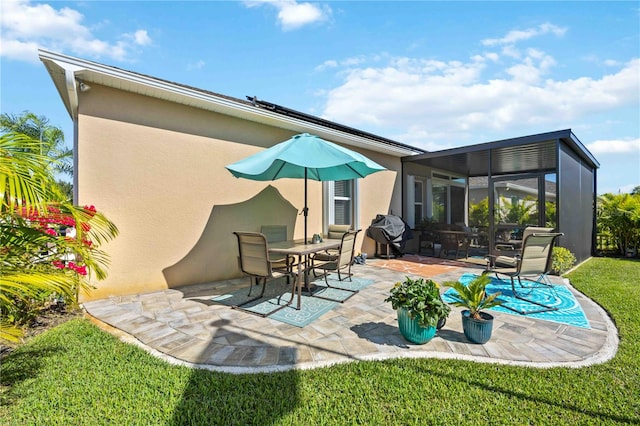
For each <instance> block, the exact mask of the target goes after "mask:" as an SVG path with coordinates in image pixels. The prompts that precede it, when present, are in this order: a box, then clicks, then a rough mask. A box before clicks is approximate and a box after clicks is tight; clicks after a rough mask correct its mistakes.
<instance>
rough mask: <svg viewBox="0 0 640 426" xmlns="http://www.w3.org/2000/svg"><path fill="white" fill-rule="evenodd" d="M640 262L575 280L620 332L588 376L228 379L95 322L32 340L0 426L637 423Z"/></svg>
mask: <svg viewBox="0 0 640 426" xmlns="http://www.w3.org/2000/svg"><path fill="white" fill-rule="evenodd" d="M639 277H640V262H637V261H632V260H625V259H609V258H596V259H592V260H590V261H589V262H587V263H586V264H584V265H582V266H581V267H580V268H578V269H577V270H575V271H574V272H572V273H571V274H570V276H569V278H570V279H571V282H572V283H573V285H574V286H575V287H576V288H578V289H579V290H580V291H582V292H583V293H585V294H587V295H588V296H590V297H591V298H592V299H594V300H596V301H597V302H598V303H600V304H601V305H602V306H603V307H604V308H605V309H606V310H607V311H608V312H609V313H610V315H611V316H612V318H613V319H614V321H615V322H616V325H617V326H618V328H619V332H620V347H619V352H618V353H617V354H616V356H615V358H614V359H613V360H611V361H609V362H607V363H605V364H601V365H594V366H590V367H586V368H581V369H568V368H553V369H534V368H523V367H510V366H498V365H490V364H476V363H472V362H464V361H456V360H437V359H405V360H391V361H383V362H355V363H349V364H342V365H337V366H334V367H330V368H323V369H318V370H310V371H292V372H285V373H272V374H257V375H230V374H224V373H216V372H210V371H204V370H192V369H188V368H185V367H178V366H170V365H168V364H166V363H164V362H163V361H160V360H158V359H155V358H153V357H152V356H150V355H148V354H147V353H146V352H144V351H142V350H140V349H139V348H137V347H134V346H131V345H128V344H125V343H122V342H120V341H119V340H118V339H116V338H115V337H112V336H111V335H109V334H106V333H104V332H102V331H100V330H99V329H97V328H96V327H94V326H93V325H92V324H90V323H89V322H88V321H86V320H83V319H78V320H72V321H70V322H67V323H65V324H63V325H60V326H58V327H56V328H54V329H52V330H50V331H48V332H46V333H43V334H42V335H40V336H37V337H36V338H34V339H33V340H31V341H30V342H29V343H28V344H26V345H24V346H22V347H20V348H19V349H17V350H16V351H14V352H13V353H12V354H11V355H10V356H8V357H7V358H6V359H4V360H3V362H2V366H0V373H1V379H0V380H1V383H2V388H1V392H0V403H1V404H0V424H6V425H14V424H15V425H23V424H35V425H39V424H42V425H44V424H46V425H71V424H73V425H103V424H104V425H114V424H117V425H195V424H207V425H208V424H220V425H247V424H259V425H289V424H292V425H298V424H300V425H335V424H340V425H342V424H374V425H376V424H385V425H396V424H397V425H414V424H416V425H417V424H443V425H444V424H447V425H450V424H459V423H462V422H464V423H469V424H492V425H494V424H567V425H569V424H570V425H576V424H580V425H583V424H640V344H639V343H638V339H639V338H640V315H639V312H640V283H638V282H637V281H638V278H639Z"/></svg>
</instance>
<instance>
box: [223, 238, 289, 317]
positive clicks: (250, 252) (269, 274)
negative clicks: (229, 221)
mask: <svg viewBox="0 0 640 426" xmlns="http://www.w3.org/2000/svg"><path fill="white" fill-rule="evenodd" d="M234 234H235V235H236V237H238V251H239V254H240V269H241V270H242V272H244V273H245V274H247V275H248V276H249V279H250V286H249V294H248V295H247V296H251V291H252V290H253V284H254V281H255V285H256V286H258V285H260V284H261V283H262V291H261V292H260V295H259V296H258V297H254V298H252V299H249V300H247V301H245V302H243V303H241V304H239V305H234V306H233V308H234V309H241V310H243V311H246V312H249V313H252V314H256V315H260V316H263V317H266V316H268V315H270V314H272V313H274V312H276V311H278V310H280V309H282V308H284V307H285V306H286V305H282V306H281V307H279V308H278V309H275V310H273V311H271V312H268V313H266V314H259V313H256V312H253V311H250V310H247V309H243V306H245V305H247V304H248V303H251V302H253V301H255V300H258V299H260V298H262V297H263V296H264V290H265V288H266V286H267V280H268V279H276V278H281V277H284V276H286V277H287V282H289V276H291V275H293V273H292V272H291V270H290V268H287V267H285V268H284V269H280V268H275V267H274V266H273V263H272V262H271V260H270V259H269V247H268V246H267V238H266V236H265V235H264V234H262V233H259V232H234ZM295 281H296V280H293V282H294V287H295ZM294 293H295V288H292V289H291V294H292V295H293V294H294ZM292 300H293V297H292Z"/></svg>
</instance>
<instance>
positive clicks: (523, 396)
mask: <svg viewBox="0 0 640 426" xmlns="http://www.w3.org/2000/svg"><path fill="white" fill-rule="evenodd" d="M405 368H412V369H413V370H415V372H416V373H417V374H420V375H431V376H434V377H436V376H440V377H442V378H444V379H448V380H454V381H458V382H460V383H467V385H468V386H469V387H470V388H471V387H475V388H479V389H481V390H483V391H487V392H495V393H498V394H502V395H506V396H508V397H509V398H514V399H519V400H522V401H527V402H535V403H536V404H541V405H542V404H543V405H549V406H554V407H558V408H560V409H562V410H567V411H573V412H575V413H579V414H583V415H586V416H589V417H591V418H593V420H594V421H595V419H599V420H601V421H604V422H607V421H614V422H620V423H623V424H640V420H639V419H638V418H637V417H636V418H633V417H625V416H618V415H614V414H609V413H604V412H599V411H596V410H594V409H589V408H584V407H580V406H578V405H575V404H571V403H569V402H565V401H563V400H561V399H551V398H544V397H540V396H536V395H534V394H533V393H525V392H520V391H516V390H513V389H510V388H507V387H503V386H499V385H496V384H490V383H488V382H483V381H480V380H474V379H471V378H469V377H464V376H463V375H462V374H454V373H445V372H442V371H437V370H435V369H431V368H429V367H428V366H424V367H422V366H419V365H416V364H413V365H411V366H409V365H406V366H405ZM493 383H495V382H493ZM514 406H518V404H517V403H516V404H514Z"/></svg>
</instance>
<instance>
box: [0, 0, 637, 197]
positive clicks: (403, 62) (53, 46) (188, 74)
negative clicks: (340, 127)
mask: <svg viewBox="0 0 640 426" xmlns="http://www.w3.org/2000/svg"><path fill="white" fill-rule="evenodd" d="M0 8H1V9H0V12H1V13H0V16H1V17H0V19H1V25H2V33H1V40H0V55H1V56H0V60H1V63H0V73H1V95H0V101H1V104H0V106H1V110H2V112H3V113H10V114H19V113H21V112H22V111H25V110H29V111H31V112H34V113H36V114H38V115H44V116H46V117H47V118H49V120H50V124H52V125H55V126H58V127H60V128H62V129H63V130H64V133H65V135H66V138H67V140H68V141H71V140H72V135H73V133H72V131H73V127H72V122H71V119H70V118H69V116H68V114H67V113H66V111H65V109H64V107H63V105H62V102H61V100H60V98H59V95H58V94H57V92H56V90H55V88H54V86H53V83H52V82H51V79H50V78H49V76H48V74H47V73H46V71H45V68H44V66H43V65H42V63H40V62H39V60H38V58H37V48H38V47H42V48H46V49H49V50H53V51H56V52H61V53H64V54H68V55H72V56H77V57H80V58H84V59H89V60H93V61H97V62H100V63H103V64H106V65H111V66H116V67H119V68H123V69H127V70H131V71H136V72H140V73H144V74H148V75H151V76H154V77H159V78H163V79H167V80H170V81H175V82H178V83H182V84H188V85H192V86H195V87H198V88H201V89H206V90H210V91H214V92H217V93H221V94H224V95H228V96H234V97H237V98H240V99H244V98H245V96H248V95H250V96H257V97H258V98H259V99H261V100H265V101H268V102H273V103H276V104H279V105H283V106H286V107H288V108H292V109H296V110H299V111H303V112H306V113H309V114H313V115H317V116H320V117H323V118H326V119H329V120H333V121H336V122H338V123H342V124H345V125H348V126H352V127H356V128H359V129H362V130H365V131H368V132H372V133H375V134H378V135H381V136H385V137H388V138H391V139H394V140H397V141H400V142H403V143H406V144H410V145H414V146H418V147H421V148H424V149H428V150H438V149H445V148H451V147H457V146H463V145H469V144H476V143H483V142H489V141H493V140H499V139H506V138H511V137H517V136H524V135H529V134H534V133H542V132H548V131H554V130H561V129H566V128H571V129H572V130H573V132H574V133H575V134H576V135H577V137H578V138H579V139H580V140H581V141H582V143H583V144H584V145H585V146H586V147H587V148H588V149H589V150H590V151H591V152H592V153H593V154H594V156H595V157H596V158H597V160H598V161H599V162H600V164H601V168H600V170H599V172H598V193H605V192H616V193H617V192H619V191H621V192H629V191H631V189H633V188H634V187H635V186H638V185H640V4H639V3H638V2H637V1H623V2H611V1H607V2H595V1H589V2H578V1H567V2H550V1H549V2H547V1H541V2H483V1H475V2H457V1H449V2H433V1H411V2H399V1H393V2H391V1H386V2H385V1H375V2H364V1H351V2H340V1H325V2H304V1H293V0H290V1H244V2H237V1H228V2H219V1H183V2H170V1H161V2H151V1H138V2H127V1H80V2H65V1H53V2H52V1H49V2H34V1H27V0H2V2H1V6H0Z"/></svg>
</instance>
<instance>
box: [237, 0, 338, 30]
mask: <svg viewBox="0 0 640 426" xmlns="http://www.w3.org/2000/svg"><path fill="white" fill-rule="evenodd" d="M244 4H245V6H247V7H256V6H262V5H268V6H271V7H274V8H275V9H276V10H277V11H278V23H279V25H280V26H281V27H282V29H283V30H285V31H290V30H296V29H298V28H302V27H304V26H305V25H309V24H314V23H317V22H323V21H327V20H328V19H329V18H330V17H331V8H329V7H328V6H326V5H324V6H319V5H317V4H315V3H299V2H297V1H295V0H250V1H245V2H244Z"/></svg>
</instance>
